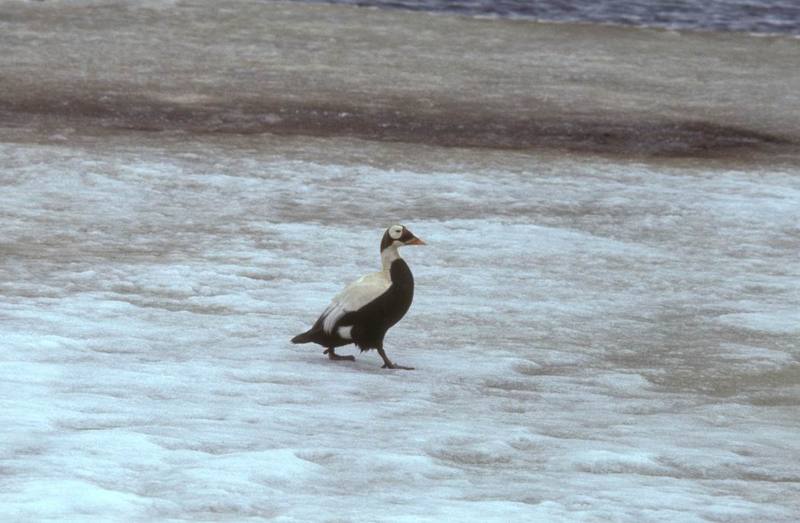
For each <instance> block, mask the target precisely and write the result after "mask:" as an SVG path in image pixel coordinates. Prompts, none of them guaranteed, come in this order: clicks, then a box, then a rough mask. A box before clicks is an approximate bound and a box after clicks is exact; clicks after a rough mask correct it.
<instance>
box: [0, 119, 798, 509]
mask: <svg viewBox="0 0 800 523" xmlns="http://www.w3.org/2000/svg"><path fill="white" fill-rule="evenodd" d="M0 158H3V169H2V171H0V230H2V236H0V255H1V256H2V257H0V340H2V342H1V343H2V350H0V359H1V360H2V361H0V416H2V419H3V420H4V421H3V423H2V424H1V425H0V519H2V520H3V521H43V520H51V519H58V520H64V521H131V520H134V521H151V520H174V521H183V520H195V521H196V520H226V521H250V520H252V521H256V520H263V519H271V518H274V519H276V520H278V521H309V520H330V521H334V520H335V521H350V520H352V521H447V520H451V521H465V520H467V521H542V522H559V521H596V522H606V521H621V522H642V521H669V522H676V521H680V522H692V521H698V522H700V521H703V522H706V521H736V522H739V521H774V522H778V521H786V522H789V521H796V520H797V518H798V516H800V501H798V500H800V459H799V458H798V457H799V456H800V438H798V431H799V430H800V415H799V411H798V406H799V405H800V344H798V337H800V315H798V310H800V265H798V263H797V255H798V252H800V224H799V222H798V209H800V170H796V169H795V170H792V169H790V168H786V167H781V168H777V167H776V168H774V169H772V168H770V169H756V168H753V167H752V166H749V167H742V168H740V169H737V168H734V167H731V166H728V167H724V166H722V165H721V164H720V165H718V166H716V167H715V166H713V165H712V166H707V165H706V166H703V165H699V164H697V163H694V162H683V163H681V164H678V163H673V164H667V163H663V162H662V163H660V164H659V163H651V164H640V163H632V162H623V161H619V162H612V161H609V160H604V159H601V158H592V157H577V156H576V157H560V156H558V155H547V154H542V153H537V154H533V153H531V154H523V153H508V152H487V151H469V150H459V149H437V148H425V147H420V146H417V145H402V144H395V145H391V144H375V143H369V142H360V141H356V140H347V139H310V138H309V139H293V138H275V137H269V136H268V135H260V136H250V137H247V136H235V137H214V138H211V137H208V138H205V139H202V140H201V139H198V138H196V137H193V138H192V139H187V138H186V136H183V135H180V134H176V135H171V134H166V135H163V136H159V135H139V134H136V133H122V134H119V135H113V134H112V135H110V136H105V137H103V138H102V139H90V138H85V137H84V138H75V137H70V136H62V135H54V136H51V137H50V141H49V142H48V141H47V140H44V141H41V142H40V143H34V142H32V141H19V142H13V141H7V142H6V143H3V144H2V145H0ZM395 221H400V222H402V223H404V224H406V225H408V226H409V227H410V228H411V229H412V230H413V231H414V232H415V233H416V234H418V235H419V236H420V237H422V238H424V239H425V240H427V241H428V244H429V245H428V246H427V247H420V248H417V247H414V248H407V249H406V250H405V252H404V255H405V257H406V259H407V260H408V262H409V264H410V265H411V268H412V270H413V271H414V273H415V276H416V280H417V294H416V298H415V302H414V304H413V305H412V308H411V311H410V313H409V315H408V316H407V317H406V318H405V319H404V320H403V321H402V322H401V323H400V324H398V325H397V326H396V327H395V328H394V329H393V330H391V331H390V333H389V336H388V338H387V352H388V354H389V356H390V357H391V358H393V359H394V360H395V361H397V362H398V363H400V364H405V365H411V366H414V367H416V370H414V371H387V370H382V369H381V368H380V359H379V358H378V356H377V354H375V353H372V352H371V353H366V354H360V355H359V354H356V358H357V360H356V362H355V363H350V362H331V361H329V360H328V359H327V358H326V357H325V356H323V355H322V353H321V348H318V347H316V346H314V347H312V346H308V345H305V346H297V345H292V344H291V343H290V342H289V338H291V336H292V335H294V334H296V333H298V332H300V331H302V330H303V329H304V328H306V327H307V326H308V325H309V324H310V322H312V321H313V320H314V319H315V317H316V315H317V314H318V313H319V312H320V311H321V310H322V308H324V306H325V305H326V304H327V301H328V299H329V298H330V297H331V296H332V295H333V294H334V293H335V292H336V291H338V290H339V288H340V287H341V286H342V285H343V284H345V283H346V282H347V281H349V280H351V279H352V278H355V277H357V276H359V275H360V274H362V273H364V272H367V271H371V270H374V269H375V267H377V264H378V242H379V239H380V235H381V233H382V229H383V227H385V226H386V225H389V224H391V223H393V222H395ZM340 352H341V353H343V354H348V353H351V352H352V353H354V351H350V350H347V349H343V350H341V351H340Z"/></svg>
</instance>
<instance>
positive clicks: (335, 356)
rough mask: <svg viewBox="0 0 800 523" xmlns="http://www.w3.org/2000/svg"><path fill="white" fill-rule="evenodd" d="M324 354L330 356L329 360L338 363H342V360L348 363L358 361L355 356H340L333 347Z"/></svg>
mask: <svg viewBox="0 0 800 523" xmlns="http://www.w3.org/2000/svg"><path fill="white" fill-rule="evenodd" d="M322 354H327V355H328V359H331V360H337V361H341V360H346V361H356V357H355V356H339V355H338V354H336V352H335V351H334V350H333V347H331V348H329V349H327V350H325V352H323V353H322Z"/></svg>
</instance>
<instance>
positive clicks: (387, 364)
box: [378, 347, 414, 370]
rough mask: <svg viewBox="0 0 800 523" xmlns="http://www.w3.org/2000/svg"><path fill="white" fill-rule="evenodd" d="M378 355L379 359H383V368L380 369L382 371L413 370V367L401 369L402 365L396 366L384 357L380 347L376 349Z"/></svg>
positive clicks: (384, 354)
mask: <svg viewBox="0 0 800 523" xmlns="http://www.w3.org/2000/svg"><path fill="white" fill-rule="evenodd" d="M378 354H380V355H381V358H383V367H381V368H382V369H402V370H414V367H403V366H402V365H396V364H394V363H392V360H390V359H389V358H388V357H387V356H386V353H385V352H383V349H382V348H380V347H378Z"/></svg>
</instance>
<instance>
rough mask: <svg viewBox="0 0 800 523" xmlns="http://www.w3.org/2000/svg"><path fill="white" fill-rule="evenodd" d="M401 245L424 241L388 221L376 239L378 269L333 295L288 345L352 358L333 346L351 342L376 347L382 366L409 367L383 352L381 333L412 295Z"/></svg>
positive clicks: (400, 314) (411, 279)
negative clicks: (378, 240) (313, 345)
mask: <svg viewBox="0 0 800 523" xmlns="http://www.w3.org/2000/svg"><path fill="white" fill-rule="evenodd" d="M405 245H425V242H424V241H422V240H420V239H419V238H417V237H416V236H414V235H413V234H412V233H411V231H409V230H408V229H406V228H405V227H404V226H402V225H392V226H391V227H389V228H388V229H386V232H385V233H384V234H383V239H382V240H381V265H382V266H383V268H382V270H381V271H380V272H376V273H372V274H367V275H366V276H362V277H361V278H359V279H358V280H356V281H354V282H353V283H351V284H350V285H348V286H347V287H345V288H344V290H343V291H342V292H340V293H339V294H337V295H336V296H335V297H334V298H333V300H332V301H331V304H330V305H328V308H327V309H325V310H324V311H323V313H322V315H320V317H319V318H318V319H317V321H316V322H315V323H314V326H313V327H311V329H309V330H308V331H307V332H304V333H303V334H298V335H297V336H295V337H294V338H292V342H293V343H309V342H314V343H318V344H319V345H322V346H323V347H325V348H326V349H325V351H324V352H323V354H327V355H328V357H329V358H330V359H332V360H350V361H355V357H353V356H339V355H338V354H336V352H335V351H334V349H335V348H336V347H341V346H343V345H349V344H351V343H354V344H356V345H357V346H358V348H360V349H361V351H362V352H363V351H367V350H369V349H377V350H378V354H380V356H381V358H383V368H384V369H386V368H389V369H406V370H412V369H413V367H402V366H400V365H395V364H394V363H392V361H391V360H389V358H388V357H387V356H386V353H385V352H384V351H383V337H384V336H385V335H386V331H388V330H389V328H391V327H392V326H393V325H394V324H395V323H397V322H398V321H400V319H401V318H402V317H403V316H404V315H405V313H406V311H408V308H409V307H410V306H411V300H412V299H413V298H414V276H412V274H411V269H409V268H408V265H407V264H406V262H405V261H403V258H401V257H400V253H399V252H398V249H399V248H400V247H403V246H405Z"/></svg>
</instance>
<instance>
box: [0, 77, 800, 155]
mask: <svg viewBox="0 0 800 523" xmlns="http://www.w3.org/2000/svg"><path fill="white" fill-rule="evenodd" d="M71 91H72V92H73V93H74V92H75V89H72V90H71ZM418 106H419V103H418V101H416V100H413V99H407V100H392V101H390V102H389V103H386V102H384V103H382V104H380V105H379V106H378V107H375V106H374V104H373V106H371V107H367V106H359V105H356V104H353V103H347V102H340V103H314V102H304V101H291V100H288V101H287V100H276V99H267V98H264V99H259V100H241V101H236V100H226V101H224V102H223V101H220V102H212V103H195V104H182V103H176V102H171V101H166V100H159V99H156V98H146V97H142V96H130V95H126V96H108V95H99V94H98V95H96V96H92V95H90V94H88V93H87V94H86V96H84V97H81V98H76V97H74V96H71V95H70V94H69V93H66V92H65V93H50V96H47V97H41V96H40V97H21V98H19V97H18V98H17V99H15V100H8V99H7V97H5V98H4V97H3V95H0V126H3V127H19V126H26V125H29V124H30V123H31V122H36V125H38V126H44V127H48V128H58V127H70V128H77V129H81V128H88V129H109V130H130V131H146V132H160V131H183V132H187V133H197V134H214V133H222V134H259V133H271V134H276V135H283V136H315V137H354V138H360V139H365V140H374V141H385V142H403V143H411V144H424V145H433V146H442V147H469V148H489V149H507V150H523V151H524V150H538V149H559V150H567V151H570V152H576V153H596V154H611V155H626V156H634V157H643V158H647V157H653V158H658V157H667V158H681V157H686V158H725V157H729V156H737V155H747V154H750V153H756V152H770V151H774V152H797V151H798V149H800V147H798V145H800V144H798V143H797V142H796V141H792V140H790V139H788V138H785V137H782V136H778V135H773V134H769V133H764V132H759V131H754V130H749V129H745V128H741V127H736V126H723V125H720V124H718V123H714V122H707V121H702V120H696V121H690V120H672V121H670V120H665V119H661V120H637V119H633V118H624V117H619V118H613V117H610V116H594V117H592V116H574V117H570V116H543V117H541V118H535V117H529V116H526V115H522V116H520V115H505V114H497V113H493V112H491V111H484V112H481V111H480V110H479V109H478V108H476V107H475V106H466V105H463V104H462V105H458V104H455V103H454V104H450V105H449V106H448V107H435V108H430V109H427V110H412V109H410V108H417V107H418Z"/></svg>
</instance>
